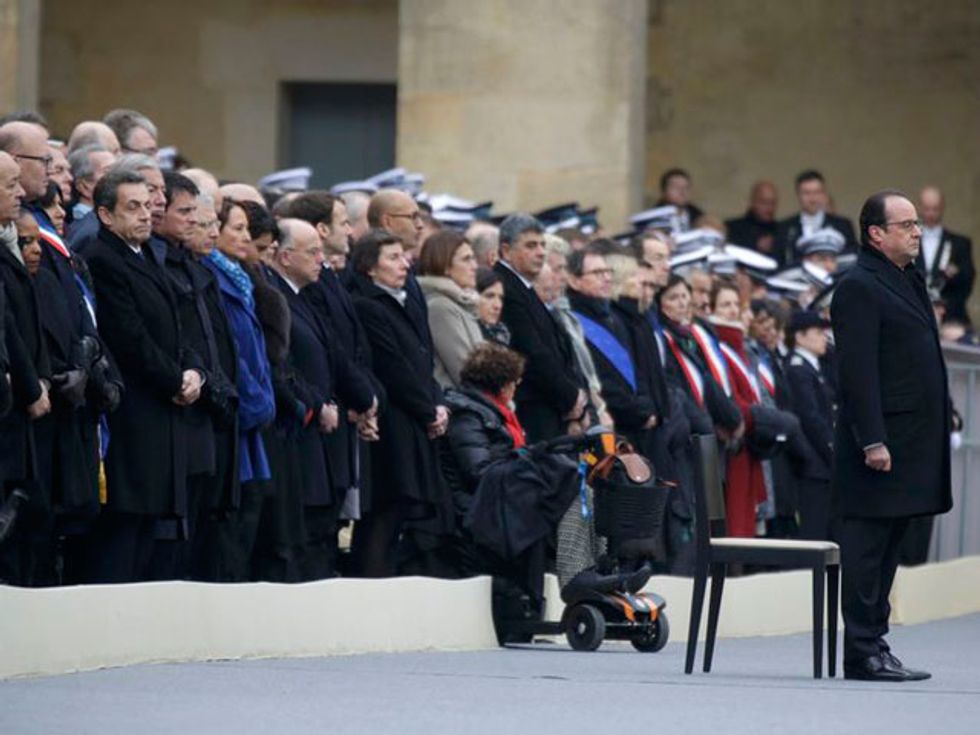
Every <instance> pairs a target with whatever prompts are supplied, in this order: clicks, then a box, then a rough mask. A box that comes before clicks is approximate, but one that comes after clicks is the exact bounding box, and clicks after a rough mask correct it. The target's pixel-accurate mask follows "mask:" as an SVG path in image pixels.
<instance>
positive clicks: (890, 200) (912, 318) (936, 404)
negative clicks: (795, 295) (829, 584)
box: [831, 190, 952, 681]
mask: <svg viewBox="0 0 980 735" xmlns="http://www.w3.org/2000/svg"><path fill="white" fill-rule="evenodd" d="M860 225H861V244H862V249H861V252H860V253H859V255H858V263H857V265H856V266H855V267H854V268H853V269H851V270H850V271H849V272H848V273H847V275H846V276H845V277H844V278H843V279H842V280H841V283H840V285H839V286H838V287H837V290H836V293H835V294H834V300H833V305H832V307H831V317H832V321H833V326H834V334H835V338H836V340H835V341H836V344H837V349H838V352H839V355H840V359H839V363H838V364H839V370H840V381H839V390H840V395H839V398H840V411H839V415H838V422H837V426H836V443H835V463H834V491H835V496H836V497H835V503H836V507H837V510H838V513H839V516H840V531H839V537H840V538H839V540H840V545H841V562H842V570H843V589H842V607H843V614H844V625H845V635H844V674H845V676H846V677H848V678H854V679H873V680H881V681H907V680H912V679H924V678H927V677H928V676H929V675H928V674H927V673H925V672H916V671H911V670H909V669H906V668H905V667H904V666H903V665H902V664H901V662H900V661H899V660H898V659H897V658H895V656H894V655H892V653H891V652H890V650H889V648H888V644H887V643H886V642H885V640H884V636H885V634H886V633H887V632H888V616H889V613H890V607H889V604H888V593H889V591H890V590H891V585H892V581H893V579H894V575H895V570H896V568H897V565H898V554H899V547H900V543H901V540H902V536H903V534H904V532H905V530H906V528H907V526H908V523H909V519H910V518H913V517H916V516H926V515H932V514H936V513H944V512H946V511H948V510H949V509H950V507H951V506H952V495H951V490H950V440H949V434H950V426H951V407H950V405H951V404H950V398H949V391H948V385H947V375H946V365H945V362H944V360H943V355H942V350H941V348H940V343H939V332H938V329H937V327H936V322H935V319H934V318H933V315H932V309H931V305H930V303H929V297H928V294H927V292H926V288H925V283H924V281H923V278H922V274H921V272H920V271H919V270H918V269H917V268H916V267H915V265H914V263H915V258H916V256H917V255H918V253H919V240H920V235H921V230H920V228H919V223H918V215H917V213H916V210H915V206H914V205H913V204H912V202H910V201H909V200H908V198H907V197H905V196H904V195H903V194H902V193H901V192H898V191H893V190H887V191H883V192H879V193H877V194H875V195H873V196H871V197H870V198H869V199H868V200H867V201H866V202H865V204H864V207H863V208H862V209H861V221H860Z"/></svg>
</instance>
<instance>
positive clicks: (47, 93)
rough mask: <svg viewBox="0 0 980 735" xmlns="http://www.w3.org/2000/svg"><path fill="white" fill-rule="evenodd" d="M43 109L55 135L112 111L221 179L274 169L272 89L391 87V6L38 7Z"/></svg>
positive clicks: (184, 2) (256, 1) (251, 0)
mask: <svg viewBox="0 0 980 735" xmlns="http://www.w3.org/2000/svg"><path fill="white" fill-rule="evenodd" d="M43 27H44V36H43V43H42V46H41V49H42V51H41V55H42V72H41V74H42V76H41V107H42V110H43V111H44V112H45V114H47V115H48V117H49V118H50V120H51V123H52V125H53V126H54V128H55V129H56V130H59V131H64V134H67V131H70V129H71V126H72V125H73V124H75V123H76V122H78V121H79V120H83V119H92V118H101V117H102V115H104V114H105V112H106V111H108V110H109V109H111V108H113V107H133V108H135V109H138V110H140V111H141V112H144V113H145V114H147V115H149V116H150V118H152V119H153V120H154V122H156V123H157V125H158V126H159V128H160V130H161V137H162V142H163V143H164V144H168V143H175V144H177V145H178V147H179V148H180V150H181V152H182V153H184V154H185V155H187V156H188V157H190V159H191V160H192V161H193V162H194V163H195V164H197V165H200V166H203V167H205V168H208V169H210V170H212V171H214V172H215V173H216V174H218V175H219V176H221V177H225V178H240V179H243V180H246V181H254V180H255V179H257V178H258V177H259V176H262V175H264V174H266V173H269V172H270V171H272V170H273V169H274V168H275V167H276V166H277V163H278V147H279V143H280V140H279V135H280V129H279V116H280V109H279V105H280V93H281V83H282V82H287V81H320V82H329V81H343V82H394V81H395V78H396V73H397V48H398V26H397V2H396V0H364V1H362V2H358V1H357V0H331V2H322V3H321V2H310V1H309V0H278V1H277V2H275V3H272V2H263V1H262V0H209V2H207V3H201V2H195V1H193V0H171V1H168V2H166V3H144V2H135V3H121V2H105V1H104V0H47V2H45V3H44V16H43Z"/></svg>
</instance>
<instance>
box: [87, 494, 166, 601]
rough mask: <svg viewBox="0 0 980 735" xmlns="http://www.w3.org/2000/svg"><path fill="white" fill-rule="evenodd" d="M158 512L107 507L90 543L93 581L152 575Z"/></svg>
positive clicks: (129, 579) (89, 569) (138, 579)
mask: <svg viewBox="0 0 980 735" xmlns="http://www.w3.org/2000/svg"><path fill="white" fill-rule="evenodd" d="M156 522H157V517H156V516H147V515H136V514H135V513H118V512H116V511H111V510H104V511H103V512H102V515H100V516H99V518H98V520H96V522H95V526H94V528H93V531H92V543H91V544H89V546H88V557H89V558H88V559H87V560H86V564H85V568H86V570H87V571H86V574H85V577H86V581H87V582H88V583H89V584H120V583H125V582H143V581H145V580H147V579H149V577H150V566H151V560H152V557H153V546H154V541H155V531H156Z"/></svg>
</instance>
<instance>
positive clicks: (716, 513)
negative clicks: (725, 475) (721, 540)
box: [692, 434, 725, 552]
mask: <svg viewBox="0 0 980 735" xmlns="http://www.w3.org/2000/svg"><path fill="white" fill-rule="evenodd" d="M692 441H693V442H694V449H695V455H696V457H697V459H696V461H695V462H694V517H695V536H696V542H697V546H698V551H699V552H702V551H706V550H707V548H708V545H709V543H710V539H711V535H712V534H711V529H712V527H716V528H717V527H718V526H721V528H722V530H721V533H722V534H724V533H725V531H724V523H725V490H724V487H723V485H722V480H721V457H720V453H719V451H718V439H717V437H715V435H714V434H697V435H695V436H694V438H693V440H692Z"/></svg>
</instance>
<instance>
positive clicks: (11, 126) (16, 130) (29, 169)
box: [0, 122, 52, 202]
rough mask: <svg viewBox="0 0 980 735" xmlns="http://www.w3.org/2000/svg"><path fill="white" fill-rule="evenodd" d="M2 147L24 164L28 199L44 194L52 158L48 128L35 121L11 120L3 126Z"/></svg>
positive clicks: (22, 177) (22, 170) (22, 175)
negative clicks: (46, 132)
mask: <svg viewBox="0 0 980 735" xmlns="http://www.w3.org/2000/svg"><path fill="white" fill-rule="evenodd" d="M0 151H6V152H7V153H9V154H10V155H11V156H12V157H13V158H14V160H15V161H16V162H17V165H19V166H20V184H21V186H23V187H24V200H25V201H26V202H32V201H34V200H35V199H40V198H41V197H42V196H44V193H45V192H46V191H47V189H48V166H50V165H51V160H52V159H51V152H50V151H49V150H48V136H47V135H46V134H45V132H44V129H43V128H41V127H40V126H39V125H35V124H34V123H27V122H11V123H7V124H6V125H4V126H3V127H0Z"/></svg>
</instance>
